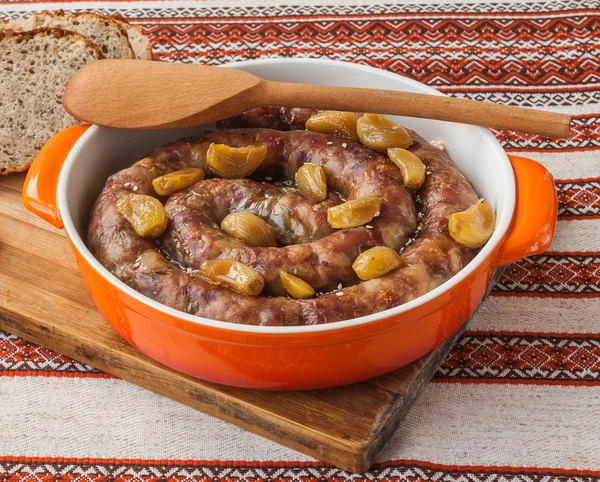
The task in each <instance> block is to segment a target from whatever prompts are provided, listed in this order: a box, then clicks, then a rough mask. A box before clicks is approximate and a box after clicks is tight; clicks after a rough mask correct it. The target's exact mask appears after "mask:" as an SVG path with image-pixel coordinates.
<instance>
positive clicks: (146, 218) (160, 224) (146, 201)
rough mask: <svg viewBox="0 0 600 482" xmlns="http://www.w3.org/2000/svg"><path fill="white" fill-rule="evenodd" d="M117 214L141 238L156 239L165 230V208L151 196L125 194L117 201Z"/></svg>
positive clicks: (166, 221)
mask: <svg viewBox="0 0 600 482" xmlns="http://www.w3.org/2000/svg"><path fill="white" fill-rule="evenodd" d="M117 212H118V213H119V214H120V215H121V216H123V218H125V219H126V220H127V221H128V222H129V224H131V226H132V227H133V229H135V231H136V232H137V233H138V234H139V235H140V236H142V237H143V238H150V239H154V238H158V237H159V236H160V235H161V234H162V233H163V232H164V230H165V229H166V228H167V223H168V220H167V213H166V212H165V208H164V206H163V205H162V204H161V202H160V201H159V200H158V199H156V198H153V197H152V196H146V195H145V194H126V195H125V196H123V197H122V198H121V199H119V200H118V201H117Z"/></svg>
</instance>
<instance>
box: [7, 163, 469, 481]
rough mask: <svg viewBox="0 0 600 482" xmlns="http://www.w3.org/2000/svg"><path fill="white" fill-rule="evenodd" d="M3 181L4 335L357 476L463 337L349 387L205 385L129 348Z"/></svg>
mask: <svg viewBox="0 0 600 482" xmlns="http://www.w3.org/2000/svg"><path fill="white" fill-rule="evenodd" d="M23 180H24V175H11V176H7V177H4V178H2V179H0V328H1V329H4V330H6V331H9V332H11V333H14V334H16V335H18V336H21V337H23V338H25V339H27V340H30V341H32V342H35V343H38V344H40V345H42V346H45V347H47V348H49V349H51V350H55V351H57V352H60V353H63V354H65V355H67V356H70V357H72V358H74V359H76V360H78V361H81V362H84V363H88V364H90V365H93V366H94V367H96V368H98V369H100V370H102V371H104V372H107V373H110V374H112V375H115V376H117V377H120V378H122V379H124V380H127V381H129V382H132V383H136V384H138V385H140V386H142V387H144V388H147V389H148V390H152V391H153V392H156V393H160V394H161V395H164V396H166V397H169V398H172V399H173V400H177V401H178V402H181V403H185V404H186V405H189V406H190V407H193V408H196V409H198V410H200V411H202V412H205V413H207V414H209V415H213V416H215V417H218V418H221V419H223V420H226V421H228V422H231V423H233V424H235V425H238V426H240V427H242V428H244V429H246V430H249V431H251V432H254V433H256V434H259V435H261V436H263V437H266V438H269V439H271V440H274V441H276V442H278V443H280V444H283V445H286V446H288V447H291V448H292V449H295V450H298V451H300V452H303V453H305V454H307V455H310V456H312V457H315V458H317V459H320V460H322V461H324V462H328V463H330V464H332V465H335V466H337V467H340V468H342V469H346V470H349V471H350V472H364V471H366V470H368V469H369V467H370V466H371V465H372V464H373V462H374V461H375V460H376V458H377V456H378V454H379V453H380V452H381V450H382V449H383V447H384V446H385V444H386V442H387V441H388V440H389V438H390V436H391V435H392V433H393V431H394V429H395V428H396V426H397V425H398V424H399V423H400V422H401V421H402V419H403V418H404V417H405V416H406V413H407V412H408V410H409V408H410V406H411V405H412V403H413V402H414V401H415V399H416V398H417V397H418V395H419V394H420V393H421V391H422V390H423V388H424V387H425V385H426V384H427V382H428V381H429V379H430V378H431V377H432V376H433V374H434V373H435V371H436V370H437V369H438V367H439V365H440V364H441V362H442V360H443V359H444V358H445V356H446V355H447V353H448V351H449V350H450V348H451V346H452V345H453V343H454V341H455V340H456V338H457V337H458V334H457V335H456V336H455V337H454V338H453V339H451V340H449V341H448V342H446V343H445V344H444V345H443V346H441V347H439V348H438V349H437V350H435V351H434V352H432V353H431V354H430V355H428V356H425V357H423V358H421V359H420V360H418V361H416V362H414V363H412V364H411V365H409V366H407V367H404V368H402V369H400V370H397V371H395V372H393V373H390V374H388V375H385V376H382V377H379V378H375V379H372V380H368V381H366V382H362V383H356V384H354V385H348V386H345V387H339V388H331V389H325V390H312V391H305V392H268V391H258V390H246V389H241V388H233V387H227V386H222V385H217V384H214V383H208V382H204V381H201V380H198V379H195V378H192V377H189V376H187V375H183V374H181V373H178V372H176V371H174V370H172V369H170V368H167V367H165V366H163V365H161V364H159V363H157V362H155V361H153V360H151V359H150V358H148V357H146V356H145V355H142V354H141V353H140V352H139V351H137V350H136V349H135V348H133V347H131V346H130V345H128V344H127V343H126V342H125V341H123V340H122V339H121V338H120V337H119V336H118V335H117V334H116V333H115V332H114V331H113V330H112V329H111V328H110V326H109V325H108V324H107V323H106V322H105V321H104V319H103V318H102V317H101V316H100V314H99V313H98V312H97V311H96V309H95V307H94V305H93V304H92V302H91V300H90V298H89V296H88V293H87V291H86V289H85V286H84V284H83V280H82V279H81V276H80V275H79V270H78V268H77V264H76V263H75V257H74V255H73V254H72V252H71V249H70V247H69V244H68V241H67V238H66V237H65V235H64V234H63V232H62V231H59V230H57V229H55V228H54V227H52V226H50V225H49V224H48V223H46V222H45V221H42V220H41V219H40V218H38V217H37V216H35V215H33V214H31V213H29V212H28V211H26V210H25V208H24V207H23V206H22V204H21V187H22V185H23Z"/></svg>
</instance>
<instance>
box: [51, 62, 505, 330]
mask: <svg viewBox="0 0 600 482" xmlns="http://www.w3.org/2000/svg"><path fill="white" fill-rule="evenodd" d="M272 63H290V64H291V63H295V64H298V63H305V64H307V65H310V66H312V67H314V66H315V64H322V65H338V66H339V65H344V66H345V67H352V68H354V69H356V70H362V71H365V72H369V73H376V74H377V75H384V76H387V77H390V78H393V79H395V80H397V79H398V77H400V78H401V79H402V81H403V82H405V83H407V84H410V85H412V86H414V87H415V88H416V89H417V90H419V91H421V92H423V93H428V94H434V95H440V96H443V95H444V94H442V93H441V92H438V91H437V90H435V89H434V88H432V87H428V86H426V85H424V84H422V83H420V82H417V81H415V80H412V79H408V78H406V77H402V76H400V75H398V74H394V73H392V72H388V71H385V70H380V69H376V68H374V67H369V66H364V65H358V64H353V63H350V62H342V61H337V60H326V59H262V60H247V61H242V62H232V63H229V64H225V65H223V66H222V67H227V68H236V67H244V66H247V65H260V64H272ZM472 128H473V129H478V130H479V131H480V134H482V135H483V136H484V137H487V138H488V139H489V140H490V141H491V145H492V146H493V149H495V151H496V154H499V155H500V157H501V158H504V159H505V160H506V162H505V166H504V168H505V171H506V179H507V182H506V184H505V186H504V188H505V189H506V191H507V192H506V197H505V199H506V201H505V204H506V208H507V209H505V210H504V212H503V214H502V216H501V217H500V218H499V219H498V220H497V225H496V230H495V231H494V234H493V235H492V237H491V238H490V240H489V241H488V242H487V243H486V245H485V246H484V247H483V248H482V249H481V251H480V252H479V253H478V254H477V256H475V258H473V260H472V261H471V262H470V263H469V264H468V265H467V266H465V267H464V268H463V269H462V270H461V271H460V272H459V273H458V274H456V275H455V276H453V277H452V278H450V279H449V280H448V281H446V282H445V283H443V284H441V285H440V286H438V287H437V288H435V289H433V290H432V291H430V292H429V293H426V294H424V295H423V296H420V297H418V298H415V299H414V300H412V301H409V302H408V303H405V304H403V305H400V306H397V307H395V308H390V309H389V310H385V311H380V312H378V313H373V314H371V315H367V316H361V317H359V318H352V319H350V320H344V321H337V322H333V323H326V324H320V325H301V326H259V325H242V324H237V323H233V322H228V321H218V320H211V319H209V318H203V317H201V316H196V315H190V314H188V313H184V312H182V311H179V310H176V309H174V308H171V307H169V306H166V305H163V304H162V303H159V302H158V301H155V300H153V299H151V298H148V297H146V296H144V295H142V294H141V293H139V292H137V291H135V290H134V289H133V288H131V287H129V286H128V285H126V284H125V283H124V282H122V281H121V280H119V279H118V278H117V277H116V276H114V275H113V274H112V273H110V272H109V271H108V270H107V269H106V268H105V267H104V266H102V264H100V262H99V261H98V260H97V259H96V258H95V257H94V255H93V254H92V253H91V252H90V251H89V250H88V248H87V246H86V244H85V243H84V242H83V240H82V239H81V237H80V236H79V234H78V232H77V230H76V229H75V225H74V223H73V221H72V219H71V216H70V212H68V211H67V212H65V211H66V210H64V209H63V207H64V206H68V204H67V199H66V193H67V189H66V186H65V184H66V182H67V181H66V180H67V179H68V174H69V172H70V169H71V166H72V164H73V160H74V159H75V158H76V157H77V155H78V153H79V151H80V149H81V146H82V145H84V144H85V142H86V141H87V139H88V138H89V137H91V136H92V135H94V133H95V132H96V131H97V130H98V129H101V127H98V126H95V125H94V126H92V127H91V128H89V129H88V130H87V132H85V134H83V136H81V138H80V139H79V140H78V141H77V143H76V144H75V146H73V149H71V152H70V153H69V155H68V156H67V159H66V161H65V163H64V165H63V168H62V170H61V173H60V177H59V181H58V186H57V199H58V209H59V212H60V214H61V216H62V221H63V224H64V227H65V230H66V232H67V234H68V235H69V238H70V239H71V242H72V243H73V245H74V246H75V248H76V249H77V250H78V251H79V252H80V253H81V254H82V255H83V256H84V257H85V259H86V260H87V262H88V263H90V265H91V266H92V267H93V268H94V269H95V270H96V271H97V272H98V273H99V274H100V275H101V276H102V277H103V278H104V279H106V280H107V281H108V282H110V283H111V284H112V285H114V286H115V287H116V288H118V289H120V290H121V291H123V292H125V293H126V294H128V295H129V296H131V297H133V298H135V299H137V300H138V301H140V302H141V303H143V304H145V305H147V306H149V307H150V308H153V309H155V310H158V311H160V312H162V313H164V314H166V315H169V316H172V317H175V318H179V319H181V320H185V321H188V322H190V323H195V324H197V325H206V326H208V327H211V328H219V329H223V330H228V331H237V332H245V333H260V334H294V333H297V334H301V333H317V332H326V331H335V330H343V329H345V328H350V327H355V326H360V325H365V324H368V323H372V322H375V321H379V320H382V319H384V318H388V317H390V316H396V315H399V314H402V313H404V312H406V311H410V310H412V309H413V308H416V307H417V306H421V305H424V304H426V303H428V302H430V301H432V300H434V299H435V298H437V297H438V296H440V295H441V294H442V293H445V292H447V291H449V290H450V289H452V288H453V287H454V286H456V285H457V284H458V283H459V282H461V281H463V280H464V279H465V278H467V277H468V276H469V275H470V274H471V273H472V272H473V271H474V270H475V268H476V267H478V266H479V264H480V263H481V262H482V261H483V260H484V259H485V258H487V257H488V256H490V254H491V252H492V251H493V250H494V249H495V248H496V246H498V244H499V243H500V242H501V241H502V240H503V239H504V237H505V235H506V233H507V231H508V228H509V227H510V223H511V221H512V215H513V212H514V209H515V189H516V188H515V180H514V172H513V169H512V166H511V163H510V160H509V159H508V156H507V155H506V153H505V152H504V149H502V147H501V146H500V144H499V143H498V141H497V140H496V138H495V137H494V136H493V134H492V133H491V132H490V131H489V130H488V129H485V128H483V127H475V126H473V127H472ZM511 205H512V209H510V206H511ZM406 323H407V324H408V323H410V321H407V322H406Z"/></svg>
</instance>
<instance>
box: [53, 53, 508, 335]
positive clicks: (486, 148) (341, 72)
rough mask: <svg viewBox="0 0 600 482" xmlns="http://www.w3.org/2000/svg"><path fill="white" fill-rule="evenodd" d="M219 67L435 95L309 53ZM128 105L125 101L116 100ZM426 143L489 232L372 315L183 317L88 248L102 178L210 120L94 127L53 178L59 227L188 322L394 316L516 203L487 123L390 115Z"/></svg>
mask: <svg viewBox="0 0 600 482" xmlns="http://www.w3.org/2000/svg"><path fill="white" fill-rule="evenodd" d="M226 67H231V68H237V69H242V70H246V71H248V72H251V73H253V74H256V75H258V76H260V77H263V78H265V79H268V80H275V81H284V82H300V83H313V84H323V85H340V86H347V87H368V88H378V89H391V90H403V91H412V92H422V93H428V94H437V95H441V94H439V93H438V92H437V91H435V90H434V89H432V88H430V87H427V86H425V85H423V84H420V83H418V82H415V81H412V80H409V79H406V78H404V77H401V76H399V75H395V74H392V73H389V72H385V71H382V70H378V69H374V68H371V67H364V66H360V65H354V64H349V63H345V62H336V61H329V60H311V59H268V60H257V61H247V62H239V63H234V64H229V65H227V66H226ZM123 108H127V106H123ZM392 118H393V119H394V120H395V121H397V122H399V123H401V124H403V125H406V126H408V127H410V128H412V129H414V130H416V131H417V132H418V133H419V134H421V135H422V136H423V137H425V138H426V139H427V140H429V141H433V140H440V141H443V142H444V144H445V145H446V149H447V151H448V153H449V154H450V156H451V157H452V159H454V161H456V163H457V164H458V165H459V166H460V168H461V169H462V171H463V172H464V173H465V175H466V176H467V178H468V179H469V181H470V182H471V183H472V185H473V186H474V187H475V189H476V190H477V192H478V193H479V194H480V195H481V196H483V197H485V198H486V199H487V200H488V201H489V202H490V203H491V204H492V206H493V207H494V209H495V210H496V214H497V225H496V230H495V232H494V235H493V236H492V238H491V239H490V241H489V242H488V243H487V244H486V246H485V247H484V248H483V249H482V250H481V252H480V253H479V254H478V255H477V257H476V258H475V259H474V260H473V261H472V262H471V263H470V264H469V265H468V266H467V267H466V268H465V269H463V270H462V271H461V272H460V273H459V274H458V275H457V276H455V277H454V278H452V279H451V280H449V281H447V282H446V283H444V284H443V285H441V286H440V287H438V288H436V289H435V290H433V291H431V292H430V293H428V294H426V295H425V296H422V297H420V298H418V299H416V300H414V301H412V302H410V303H407V304H405V305H403V306H399V307H397V308H392V309H390V310H387V311H383V312H380V313H376V314H373V315H369V316H365V317H361V318H355V319H352V320H346V321H341V322H337V323H332V324H327V325H315V326H300V327H270V326H267V327H263V326H251V325H238V324H234V323H227V322H222V321H215V320H209V319H206V318H201V317H198V316H193V315H189V314H186V313H183V312H180V311H177V310H174V309H172V308H169V307H167V306H165V305H162V304H160V303H157V302H155V301H153V300H151V299H150V298H147V297H145V296H143V295H141V294H139V293H138V292H136V291H134V290H133V289H131V288H129V287H128V286H127V285H125V284H124V283H122V282H121V281H119V280H118V279H117V278H115V277H114V276H113V275H112V274H110V273H109V272H108V271H107V270H106V269H105V268H104V267H103V266H102V265H101V264H100V263H99V262H98V261H97V260H96V259H95V258H94V257H93V256H92V254H91V253H90V252H89V250H88V249H87V247H86V245H85V242H84V236H85V233H86V226H87V222H88V214H89V211H90V209H91V207H92V204H93V203H94V201H95V199H96V197H97V196H98V194H99V193H100V191H101V189H102V187H103V186H104V183H105V181H106V179H107V178H108V177H109V176H110V175H111V174H113V173H114V172H116V171H118V170H120V169H122V168H124V167H126V166H129V165H130V164H132V163H133V162H135V161H137V160H139V159H141V158H142V157H144V156H145V155H147V154H148V153H150V152H151V151H152V150H153V149H154V148H155V147H157V146H159V145H161V144H164V143H165V142H169V141H173V140H176V139H179V138H181V137H185V136H189V135H193V134H200V133H202V132H204V131H206V130H214V128H215V126H214V124H211V125H205V126H199V127H192V128H186V129H171V130H160V131H128V130H121V129H109V128H102V127H97V126H93V127H91V128H90V129H89V130H88V131H87V132H86V133H85V134H84V135H83V136H82V138H81V139H80V140H79V142H78V143H77V144H76V145H75V147H74V148H73V150H72V151H71V153H70V155H69V157H68V158H67V160H66V162H65V164H64V167H63V169H62V172H61V175H60V179H59V183H58V196H57V197H58V205H59V209H60V212H61V216H62V219H63V222H64V225H65V229H66V230H67V233H68V235H69V237H70V238H71V240H72V241H73V243H74V244H75V246H76V248H77V250H78V251H79V252H81V253H82V254H83V255H84V256H85V257H86V258H87V259H88V261H89V262H90V263H91V265H92V266H93V267H94V268H95V269H96V270H97V271H98V272H99V273H100V274H101V275H102V276H104V277H105V278H106V279H108V280H109V281H110V282H111V283H113V284H115V285H117V286H118V287H119V288H120V289H122V290H124V291H126V292H127V293H128V294H130V295H131V296H134V297H136V298H138V299H140V300H141V301H143V302H144V303H146V304H148V305H150V306H152V307H154V308H156V309H157V310H160V311H163V312H166V313H168V314H170V315H173V316H177V317H179V318H182V319H185V320H188V321H190V322H193V323H200V324H206V325H210V326H214V327H219V328H223V329H228V330H237V331H246V332H271V333H278V332H279V333H281V332H285V333H290V332H307V331H327V330H332V329H340V328H344V327H348V326H353V325H357V324H362V323H369V322H371V321H374V320H377V319H380V318H382V317H387V316H390V315H392V314H398V313H401V312H403V311H406V310H409V309H411V308H413V307H414V306H417V305H419V304H422V303H426V302H428V301H429V300H431V299H433V298H435V297H436V296H438V295H439V294H440V293H442V292H444V291H447V290H449V289H450V288H451V287H452V286H454V285H455V284H456V283H458V282H459V281H460V280H461V279H464V278H465V277H466V276H467V275H468V274H469V273H470V272H471V271H472V270H473V269H474V267H475V266H476V265H477V264H478V263H479V262H480V261H481V260H482V259H484V258H485V257H486V256H488V254H489V253H490V252H491V250H492V249H493V248H494V247H495V246H496V245H497V244H498V243H499V242H500V241H501V240H502V239H503V237H504V234H505V233H506V231H507V229H508V227H509V225H510V221H511V218H512V213H513V210H514V204H515V181H514V175H513V171H512V167H511V165H510V162H509V160H508V158H507V156H506V154H505V153H504V151H503V150H502V148H501V147H500V145H499V144H498V142H497V141H496V139H495V138H494V136H493V135H492V134H491V133H490V132H489V131H488V130H486V129H483V128H479V127H473V126H468V125H463V124H454V123H449V122H440V121H432V120H425V119H414V118H405V117H392Z"/></svg>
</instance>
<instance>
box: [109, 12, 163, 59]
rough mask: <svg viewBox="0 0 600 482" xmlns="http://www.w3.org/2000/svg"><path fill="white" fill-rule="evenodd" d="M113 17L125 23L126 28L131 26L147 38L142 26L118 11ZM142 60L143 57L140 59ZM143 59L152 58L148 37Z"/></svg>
mask: <svg viewBox="0 0 600 482" xmlns="http://www.w3.org/2000/svg"><path fill="white" fill-rule="evenodd" d="M112 18H113V19H115V20H116V21H117V22H121V23H123V24H126V25H127V27H126V28H132V29H135V30H137V31H138V32H139V33H140V35H143V36H144V37H146V38H148V36H147V35H146V34H145V33H144V30H143V29H142V27H140V26H139V25H135V24H133V23H131V22H129V21H128V20H127V19H126V18H125V17H124V16H123V15H121V14H120V13H115V14H114V15H113V16H112ZM141 60H143V59H141ZM145 60H154V54H153V53H152V44H150V39H148V46H147V47H146V59H145Z"/></svg>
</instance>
